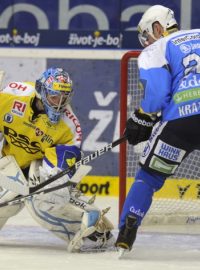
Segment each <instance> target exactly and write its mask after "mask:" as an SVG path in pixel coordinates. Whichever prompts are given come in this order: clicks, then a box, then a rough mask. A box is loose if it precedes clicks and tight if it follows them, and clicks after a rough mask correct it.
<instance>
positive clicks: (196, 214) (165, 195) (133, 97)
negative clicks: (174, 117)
mask: <svg viewBox="0 0 200 270" xmlns="http://www.w3.org/2000/svg"><path fill="white" fill-rule="evenodd" d="M139 54H140V52H139V51H130V52H127V53H126V54H125V55H124V56H123V57H122V60H121V93H120V118H121V119H120V133H121V135H122V134H123V132H124V129H125V124H126V120H127V117H129V115H130V113H131V111H133V110H134V109H135V108H138V107H139V104H140V100H141V98H142V95H143V93H142V90H141V89H140V88H139V81H138V69H137V58H138V56H139ZM144 144H145V143H141V144H139V145H136V146H131V145H129V144H128V143H123V144H121V145H120V161H119V163H120V165H119V166H120V177H119V178H120V197H119V210H120V211H121V209H122V206H123V203H124V200H125V197H126V194H127V192H128V190H129V188H130V186H131V184H132V183H133V181H134V176H135V173H136V171H137V169H138V167H139V165H138V162H139V156H140V154H141V152H142V149H143V147H144ZM156 223H157V224H175V225H180V224H198V223H200V155H199V151H194V152H193V153H191V154H190V155H189V156H188V157H187V159H185V160H184V162H183V163H182V164H181V166H180V167H179V168H178V170H177V171H176V173H175V175H173V176H172V177H170V178H168V179H167V180H166V182H165V185H164V187H163V188H162V189H161V190H159V191H158V192H156V193H155V194H154V199H153V203H152V206H151V208H150V210H149V212H148V214H147V215H146V217H145V218H144V221H143V224H156Z"/></svg>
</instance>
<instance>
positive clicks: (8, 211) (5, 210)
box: [0, 189, 24, 229]
mask: <svg viewBox="0 0 200 270" xmlns="http://www.w3.org/2000/svg"><path fill="white" fill-rule="evenodd" d="M16 196H17V195H16V193H14V192H12V191H9V190H5V189H1V192H0V203H3V202H6V201H7V200H10V199H14V198H15V197H16ZM23 208H24V203H23V202H19V203H17V204H14V205H8V206H4V207H1V208H0V229H1V228H2V227H3V226H4V225H5V223H6V222H7V220H8V219H9V218H10V217H13V216H15V215H16V214H18V213H19V212H20V211H21V210H22V209H23Z"/></svg>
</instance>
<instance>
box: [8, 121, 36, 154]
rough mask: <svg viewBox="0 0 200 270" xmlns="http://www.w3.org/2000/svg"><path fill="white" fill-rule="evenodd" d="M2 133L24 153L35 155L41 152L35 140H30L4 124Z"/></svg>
mask: <svg viewBox="0 0 200 270" xmlns="http://www.w3.org/2000/svg"><path fill="white" fill-rule="evenodd" d="M3 128H4V135H5V136H6V140H8V143H9V144H12V145H14V146H15V147H19V148H21V149H23V150H24V151H25V152H26V153H28V154H32V155H35V154H36V153H38V152H41V149H40V144H39V142H37V141H31V139H30V138H29V137H28V136H26V135H24V134H20V133H17V132H16V131H15V130H14V129H12V128H9V127H6V126H4V127H3Z"/></svg>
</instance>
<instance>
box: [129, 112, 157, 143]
mask: <svg viewBox="0 0 200 270" xmlns="http://www.w3.org/2000/svg"><path fill="white" fill-rule="evenodd" d="M154 124H155V121H154V120H152V119H151V117H150V116H149V115H148V114H145V113H141V112H140V111H139V110H135V112H134V113H133V114H132V115H131V117H130V118H129V119H128V120H127V122H126V129H125V135H126V136H127V139H128V142H129V144H132V145H136V144H138V143H140V142H143V141H146V140H148V139H149V137H150V135H151V132H152V129H153V126H154Z"/></svg>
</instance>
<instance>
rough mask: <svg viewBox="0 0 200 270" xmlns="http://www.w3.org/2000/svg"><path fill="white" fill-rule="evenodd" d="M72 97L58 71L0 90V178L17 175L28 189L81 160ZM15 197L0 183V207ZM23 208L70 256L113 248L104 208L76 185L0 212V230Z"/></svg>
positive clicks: (77, 174) (67, 81) (65, 78)
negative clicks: (62, 243) (57, 238)
mask: <svg viewBox="0 0 200 270" xmlns="http://www.w3.org/2000/svg"><path fill="white" fill-rule="evenodd" d="M72 95H73V87H72V81H71V79H70V77H69V75H68V73H67V72H66V71H65V70H63V69H62V68H50V69H48V70H46V71H45V72H44V73H43V74H42V76H41V77H40V78H39V79H38V80H37V81H36V83H35V84H33V83H29V82H12V83H10V84H9V85H8V86H6V87H5V88H4V89H3V90H1V91H0V103H1V108H2V109H1V110H0V132H1V135H2V139H3V143H2V150H1V152H2V158H1V159H0V175H2V173H3V174H4V175H5V176H9V175H11V174H13V175H16V176H17V175H21V179H22V180H20V181H21V183H22V184H23V185H25V184H27V185H28V186H29V187H31V186H35V185H37V184H39V183H42V182H44V181H46V180H47V179H49V177H51V176H53V175H55V174H57V173H59V172H60V171H62V170H65V169H67V168H69V167H71V166H72V165H73V164H74V163H75V162H77V161H79V160H80V159H81V150H80V146H81V127H80V124H79V121H78V119H77V117H76V116H75V115H74V113H73V111H72V108H71V105H70V101H71V97H72ZM80 170H82V171H84V173H80ZM87 172H88V167H86V166H84V167H82V168H81V167H80V168H79V169H78V170H77V171H75V170H70V172H69V173H68V174H67V175H65V176H63V177H61V178H59V179H58V180H57V181H55V182H54V183H51V184H50V185H48V186H47V188H48V187H49V186H50V187H52V186H56V185H59V184H62V183H65V182H67V181H69V179H72V177H74V179H76V182H78V181H77V178H80V175H84V174H86V173H87ZM2 179H3V178H2ZM2 179H1V177H0V180H2ZM79 180H81V179H79ZM15 181H16V179H15ZM20 181H18V184H20ZM19 194H20V193H18V192H17V191H16V190H12V189H9V188H6V186H5V185H3V184H2V182H1V191H0V203H4V202H7V201H9V200H11V199H13V198H16V197H17V196H18V195H19ZM24 206H25V207H26V208H27V209H28V211H29V212H30V214H31V215H32V217H33V218H34V219H35V220H36V221H37V222H38V223H39V224H40V225H41V226H42V227H44V228H46V229H48V230H49V231H51V232H52V233H53V234H54V235H56V236H57V237H59V238H61V239H63V240H64V241H65V242H66V246H67V250H68V251H69V252H84V251H90V252H92V251H102V250H106V249H108V248H111V247H113V244H114V237H113V235H112V233H111V230H112V229H113V226H112V223H111V222H110V221H109V220H108V219H107V218H106V216H105V215H106V212H107V211H108V209H105V210H102V209H99V208H98V207H97V206H96V205H95V204H94V198H87V197H86V196H83V194H81V193H80V191H79V190H78V189H77V187H76V186H74V185H71V186H69V187H65V188H62V189H60V190H56V191H54V192H50V193H47V194H40V195H37V196H32V197H29V199H26V200H24V201H19V202H18V203H15V204H12V205H7V206H4V207H0V228H2V227H3V226H4V224H5V223H6V222H7V220H8V219H9V218H10V217H12V216H14V215H16V214H17V213H19V212H20V211H21V210H22V209H23V207H24Z"/></svg>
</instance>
